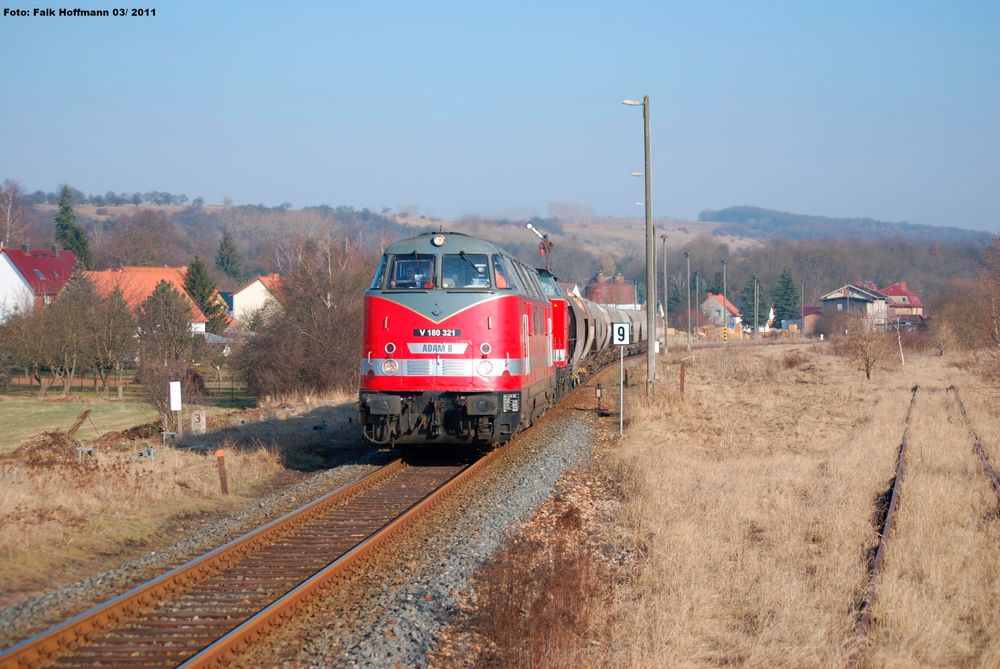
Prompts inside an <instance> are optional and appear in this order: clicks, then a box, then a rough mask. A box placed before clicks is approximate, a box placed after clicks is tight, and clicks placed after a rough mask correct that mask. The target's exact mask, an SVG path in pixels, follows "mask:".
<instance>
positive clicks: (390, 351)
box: [385, 342, 396, 355]
mask: <svg viewBox="0 0 1000 669" xmlns="http://www.w3.org/2000/svg"><path fill="white" fill-rule="evenodd" d="M385 352H386V353H388V354H389V355H392V354H393V353H395V352H396V345H395V344H393V343H392V342H389V343H388V344H386V345H385Z"/></svg>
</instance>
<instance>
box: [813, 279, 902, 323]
mask: <svg viewBox="0 0 1000 669" xmlns="http://www.w3.org/2000/svg"><path fill="white" fill-rule="evenodd" d="M819 301H820V304H821V305H822V306H823V316H824V317H829V316H834V315H836V314H847V313H851V312H854V313H860V314H861V315H862V316H864V318H866V319H868V320H869V321H870V322H871V324H872V325H873V326H874V327H876V328H879V329H883V330H884V329H885V328H886V326H887V324H888V322H889V298H888V296H886V295H884V294H883V293H882V292H880V291H879V290H877V289H876V288H875V287H874V285H873V284H866V285H865V286H857V285H854V284H852V283H849V284H847V285H844V286H841V287H840V288H838V289H837V290H834V291H831V292H829V293H827V294H826V295H824V296H822V297H821V298H819Z"/></svg>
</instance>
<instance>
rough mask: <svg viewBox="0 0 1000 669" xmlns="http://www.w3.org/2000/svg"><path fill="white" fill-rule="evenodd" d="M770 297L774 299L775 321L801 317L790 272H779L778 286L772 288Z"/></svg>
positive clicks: (796, 291)
mask: <svg viewBox="0 0 1000 669" xmlns="http://www.w3.org/2000/svg"><path fill="white" fill-rule="evenodd" d="M771 297H772V298H773V299H774V311H775V320H777V321H782V320H794V319H796V318H798V317H799V316H800V315H801V314H800V312H799V291H798V289H797V288H796V286H795V280H794V279H792V272H791V271H790V270H788V269H784V270H782V271H781V277H779V278H778V285H777V286H775V287H774V290H773V291H772V293H771Z"/></svg>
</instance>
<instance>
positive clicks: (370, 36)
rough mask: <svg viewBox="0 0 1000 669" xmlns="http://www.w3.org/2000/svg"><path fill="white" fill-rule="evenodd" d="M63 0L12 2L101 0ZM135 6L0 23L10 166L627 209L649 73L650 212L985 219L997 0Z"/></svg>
mask: <svg viewBox="0 0 1000 669" xmlns="http://www.w3.org/2000/svg"><path fill="white" fill-rule="evenodd" d="M79 3H80V4H67V3H58V2H57V3H54V4H53V3H47V2H42V1H41V0H39V2H38V4H37V5H33V4H31V3H30V2H28V0H22V1H21V2H20V3H19V2H18V1H17V0H0V13H2V10H4V9H8V10H12V9H27V10H28V12H29V13H31V11H32V10H33V9H34V8H35V6H38V7H51V8H54V9H57V10H58V9H59V8H74V7H80V8H83V9H102V8H108V9H110V8H112V7H113V6H114V5H113V4H105V3H102V2H98V1H88V0H79ZM118 4H119V5H126V3H124V2H119V3H118ZM127 6H129V7H144V8H155V10H156V15H155V16H143V17H131V16H127V17H107V18H96V17H35V16H28V17H19V16H3V17H0V62H3V63H4V64H5V67H4V70H5V72H4V77H3V80H4V83H3V85H2V86H0V179H4V178H12V179H16V180H18V181H19V182H20V183H21V184H22V186H23V187H24V188H25V189H26V190H28V191H34V190H38V189H40V190H44V191H53V190H56V188H57V187H58V185H59V184H60V183H69V184H71V185H72V186H74V187H76V188H78V189H80V190H81V191H83V192H85V193H104V192H106V191H108V190H113V191H116V192H122V191H124V192H130V193H131V192H134V191H140V192H146V191H150V190H158V191H167V192H171V193H184V194H186V195H188V196H189V197H192V198H193V197H196V196H201V197H203V198H205V200H206V201H207V202H221V201H222V200H223V199H224V198H226V197H229V198H231V199H232V200H233V201H234V202H236V203H247V204H257V203H263V204H266V205H277V204H280V203H282V202H290V203H292V204H293V205H294V206H307V205H317V204H329V205H332V206H338V205H349V206H354V207H358V208H360V207H368V208H371V209H375V210H381V209H382V208H383V207H389V208H392V209H393V210H394V211H403V210H406V211H411V212H419V213H423V214H426V215H431V216H440V217H448V218H451V217H458V216H462V215H466V214H470V215H471V214H478V215H484V216H508V217H522V216H523V217H527V216H535V215H537V216H548V215H551V214H553V213H560V212H566V211H573V210H574V209H575V210H577V211H586V210H587V208H590V210H592V211H593V213H594V214H595V215H597V216H629V217H638V216H641V215H642V209H641V207H637V206H636V204H635V203H636V202H637V201H641V200H642V199H643V197H642V196H643V192H642V187H643V180H642V179H641V178H635V177H632V176H630V173H631V172H633V171H640V170H642V166H643V127H642V112H641V109H639V108H634V107H627V106H624V105H622V100H623V99H624V98H642V96H644V95H648V96H649V97H650V112H651V113H650V126H651V132H650V135H651V155H652V169H651V170H650V172H651V175H652V200H653V212H654V215H655V216H656V217H666V216H671V217H675V218H685V219H693V218H695V217H696V216H697V215H698V213H699V212H700V211H702V210H705V209H719V208H722V207H726V206H732V205H756V206H762V207H767V208H772V209H778V210H782V211H792V212H796V213H806V214H816V215H826V216H869V217H872V218H877V219H881V220H887V221H909V222H911V223H924V224H929V225H946V226H958V227H965V228H972V229H979V230H990V231H993V232H1000V39H998V35H1000V2H997V1H996V0H986V1H983V2H974V1H969V2H954V3H940V2H935V3H932V2H892V1H885V2H870V1H869V2H848V1H845V2H837V3H805V2H724V1H717V2H669V1H660V2H631V1H629V0H622V1H619V2H614V3H612V2H588V1H586V0H573V1H572V2H544V3H539V2H524V3H521V2H512V1H504V2H430V1H427V0H425V1H424V2H395V1H393V0H381V1H380V2H363V1H360V0H355V1H353V2H303V1H299V2H289V3H281V4H278V3H272V2H224V1H221V0H216V1H215V2H211V3H205V2H186V1H180V0H166V1H164V0H150V2H148V3H146V4H142V5H140V4H134V3H128V4H127ZM566 204H569V205H572V206H571V207H566V206H565V205H566Z"/></svg>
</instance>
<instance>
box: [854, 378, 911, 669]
mask: <svg viewBox="0 0 1000 669" xmlns="http://www.w3.org/2000/svg"><path fill="white" fill-rule="evenodd" d="M918 389H919V386H913V389H912V391H911V392H910V406H909V407H907V409H906V419H905V421H904V427H903V437H902V439H901V440H900V442H899V454H898V455H897V457H896V475H895V476H894V477H893V480H892V488H891V494H890V496H889V506H888V508H887V509H886V512H885V520H884V521H883V522H882V527H880V528H879V542H878V550H877V551H876V552H875V559H874V560H873V561H872V565H871V570H870V571H869V572H868V592H867V594H866V595H865V599H864V601H863V602H862V605H861V615H860V617H859V618H858V626H857V633H858V637H859V639H862V640H863V639H864V637H865V635H866V634H867V633H868V628H869V627H871V624H872V607H873V606H874V604H875V596H876V594H877V591H876V588H877V585H878V578H879V574H880V573H881V572H882V565H883V564H884V563H885V552H886V548H887V546H888V545H889V535H890V534H891V532H892V526H893V522H894V520H895V515H896V507H897V505H898V502H899V491H900V484H901V483H902V481H903V473H904V471H905V469H906V437H907V435H908V434H909V432H910V424H911V417H912V415H913V406H914V404H916V402H917V390H918ZM861 651H862V645H861V644H860V643H859V645H858V648H857V650H855V651H854V653H853V654H852V655H851V659H850V661H849V662H848V666H849V667H851V669H855V667H857V666H858V662H859V661H860V660H861Z"/></svg>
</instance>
